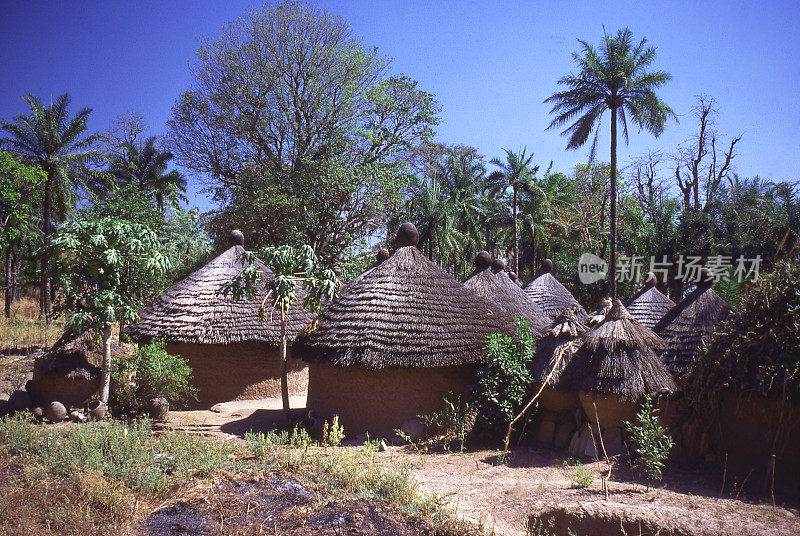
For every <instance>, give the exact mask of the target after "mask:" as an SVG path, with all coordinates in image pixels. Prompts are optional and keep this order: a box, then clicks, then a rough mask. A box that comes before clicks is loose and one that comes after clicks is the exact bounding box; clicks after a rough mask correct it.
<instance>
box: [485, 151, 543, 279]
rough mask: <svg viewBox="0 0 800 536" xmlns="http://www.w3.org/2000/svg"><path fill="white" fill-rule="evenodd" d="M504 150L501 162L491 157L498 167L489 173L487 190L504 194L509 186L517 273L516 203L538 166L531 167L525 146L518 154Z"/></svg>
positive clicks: (495, 193)
mask: <svg viewBox="0 0 800 536" xmlns="http://www.w3.org/2000/svg"><path fill="white" fill-rule="evenodd" d="M503 150H504V151H505V152H506V161H505V162H503V161H502V160H500V159H499V158H492V160H491V163H492V164H493V165H495V166H497V167H499V168H500V169H499V170H497V171H493V172H492V173H491V174H490V175H489V183H490V184H491V186H490V188H489V192H490V194H492V195H497V194H501V195H502V194H505V192H506V190H508V188H511V190H512V192H513V197H512V201H511V218H512V220H513V222H512V223H513V225H514V271H515V272H516V273H519V229H518V227H519V225H518V222H517V204H518V200H519V192H520V190H521V189H523V188H524V187H525V186H526V185H527V184H528V181H530V179H531V177H533V176H534V175H536V172H537V171H539V166H538V165H535V166H533V167H531V161H532V160H533V153H531V154H530V155H528V156H527V157H526V156H525V151H526V150H527V148H523V149H522V152H521V153H520V154H517V153H515V152H514V151H511V150H509V149H503Z"/></svg>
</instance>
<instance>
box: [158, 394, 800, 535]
mask: <svg viewBox="0 0 800 536" xmlns="http://www.w3.org/2000/svg"><path fill="white" fill-rule="evenodd" d="M300 403H301V400H300V399H299V398H296V399H293V400H292V406H293V407H296V408H297V407H302V406H300ZM280 407H281V406H280V401H279V400H269V401H252V402H245V401H243V402H229V403H226V404H220V405H218V406H216V407H215V408H213V409H214V411H195V412H170V415H169V417H168V420H169V426H170V427H173V428H177V429H182V430H188V431H197V432H201V433H206V434H211V435H218V434H219V435H223V436H228V437H230V434H232V435H234V436H240V435H241V434H242V433H244V431H246V430H252V431H259V430H260V429H261V430H263V429H265V428H264V427H265V426H268V424H269V422H270V421H274V420H276V419H277V418H278V417H279V415H280V412H279V408H280ZM295 413H296V414H297V415H301V414H302V413H303V410H302V409H297V410H295ZM344 448H360V446H359V445H358V444H357V443H356V442H351V444H350V445H349V446H346V447H344ZM380 456H381V458H382V459H383V461H384V462H385V463H386V464H387V465H403V464H409V465H410V467H411V475H412V477H413V478H414V480H415V481H416V482H417V483H418V485H419V487H420V491H421V492H422V493H425V494H429V495H437V496H440V497H444V498H445V499H446V500H447V503H448V506H449V508H451V509H452V510H454V511H455V513H456V515H457V516H459V517H460V518H462V519H465V520H468V521H471V522H473V523H476V524H478V525H482V526H483V527H484V528H485V530H486V531H487V533H492V532H494V533H495V534H498V535H509V536H519V535H527V534H528V533H529V532H528V526H529V524H531V523H534V524H536V523H537V520H541V522H544V523H548V522H551V521H550V519H551V518H552V519H554V521H552V523H553V524H554V527H553V528H552V529H551V532H552V533H554V534H556V535H559V534H567V527H568V528H569V529H570V530H573V532H575V534H576V536H581V535H582V534H587V535H592V534H623V531H621V530H617V529H618V527H619V526H620V523H622V526H623V527H628V528H627V529H625V532H626V533H628V534H629V535H631V536H632V535H633V534H642V535H646V534H648V533H650V534H654V533H656V532H657V530H658V529H661V535H662V536H666V535H667V534H671V535H675V536H677V535H686V536H701V535H702V536H706V535H731V536H756V535H770V536H790V535H791V536H797V535H800V510H799V509H798V508H796V507H794V506H792V505H790V506H786V505H782V506H777V507H776V508H775V510H774V511H773V509H772V506H771V505H770V504H763V503H762V504H759V503H758V502H756V501H750V502H748V501H746V500H743V499H745V498H744V497H740V498H739V499H735V498H733V497H731V496H729V495H726V496H725V498H719V482H713V477H710V476H708V475H707V474H701V472H700V471H698V470H686V469H680V468H670V469H669V470H667V471H665V476H664V481H663V482H660V483H659V484H658V486H657V487H656V488H655V489H650V490H647V489H646V487H645V486H644V485H643V484H639V483H637V482H636V481H635V479H634V477H633V475H632V474H631V473H630V471H629V470H627V469H626V467H625V465H624V464H617V465H616V466H615V467H614V469H613V471H612V475H611V479H610V481H609V483H608V498H606V494H605V493H604V492H603V490H602V480H601V478H600V477H599V475H600V473H602V474H607V473H608V466H607V465H606V464H605V463H601V464H597V463H585V464H584V465H580V466H576V465H572V462H571V461H569V460H568V462H569V463H568V464H566V465H565V463H564V458H563V457H562V456H563V454H560V453H556V452H552V451H546V450H535V449H532V448H527V447H520V448H517V449H515V450H514V451H513V454H512V457H511V459H510V460H509V462H508V463H505V464H502V463H498V451H496V450H485V449H484V450H475V451H469V452H465V453H434V454H423V453H419V452H416V451H415V450H414V449H413V448H412V447H409V446H389V447H388V449H387V451H386V452H384V453H381V454H380ZM581 474H582V475H583V476H584V478H586V479H592V481H591V483H590V484H589V485H588V486H587V487H584V488H581V487H579V486H578V485H577V484H576V482H575V480H577V479H578V477H579V476H581ZM586 475H589V476H586ZM592 476H593V478H592ZM729 484H730V483H729ZM729 487H730V486H729ZM733 487H734V489H735V486H733ZM795 506H796V505H795ZM602 519H606V520H607V521H608V522H609V523H610V524H611V525H613V526H614V527H615V532H608V531H606V530H604V529H602V528H600V527H599V526H598V525H597V524H595V525H591V524H589V525H586V523H585V520H602ZM582 520H583V521H582ZM582 523H583V524H582ZM584 525H585V530H584V529H583V528H581V527H584ZM559 527H560V529H559ZM630 527H636V528H635V530H634V531H631V530H630ZM647 527H651V528H653V530H652V531H650V532H648V530H647Z"/></svg>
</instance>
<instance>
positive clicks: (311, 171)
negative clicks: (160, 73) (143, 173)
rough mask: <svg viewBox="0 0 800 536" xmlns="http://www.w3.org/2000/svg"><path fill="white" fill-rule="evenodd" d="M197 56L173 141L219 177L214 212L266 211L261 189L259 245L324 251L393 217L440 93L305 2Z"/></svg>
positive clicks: (213, 182) (288, 5)
mask: <svg viewBox="0 0 800 536" xmlns="http://www.w3.org/2000/svg"><path fill="white" fill-rule="evenodd" d="M197 55H198V57H197V61H196V63H195V65H194V71H193V72H194V81H193V85H192V88H191V89H190V90H189V91H186V92H185V93H184V94H183V95H181V97H180V98H179V99H178V102H177V103H176V105H175V107H174V108H173V116H172V120H171V121H170V122H169V129H170V133H169V137H170V147H171V149H172V150H173V152H174V153H175V155H176V159H177V161H178V163H179V164H181V165H182V166H184V167H186V168H187V169H190V170H192V171H194V172H196V173H200V174H204V175H205V176H208V177H209V178H210V182H209V186H211V187H212V188H214V189H215V193H216V196H217V199H218V200H219V201H221V202H223V203H224V204H225V207H224V208H223V210H222V212H221V217H220V218H219V219H215V220H214V221H215V222H217V221H221V222H223V223H224V222H225V221H231V220H234V219H240V220H247V219H250V218H257V217H258V216H253V214H254V213H253V212H252V210H251V208H253V207H251V205H250V204H249V199H250V197H251V196H253V195H254V194H255V196H256V197H257V203H255V205H256V206H257V207H258V208H262V209H264V212H263V213H264V214H268V215H269V217H268V221H264V222H259V223H264V224H266V226H265V227H263V229H265V230H264V231H262V233H263V235H264V237H263V239H262V238H261V237H259V236H256V237H254V239H255V240H256V241H255V242H253V243H254V244H255V245H257V246H267V245H277V244H286V243H289V244H292V245H294V246H296V247H299V246H300V245H302V244H308V245H310V246H311V247H312V248H313V249H314V251H315V253H316V254H317V255H318V256H320V258H322V259H323V260H325V261H326V262H332V261H335V260H337V258H338V256H340V255H341V253H342V252H343V251H344V250H346V249H347V248H348V247H349V246H350V245H351V244H353V243H354V242H355V241H357V240H359V239H361V238H363V237H366V236H368V235H369V234H370V233H372V232H373V231H375V230H376V229H379V228H381V227H383V226H384V225H385V223H386V213H387V210H388V208H391V207H394V206H396V204H397V203H399V201H400V200H401V198H399V197H398V192H400V191H401V190H403V189H404V187H405V185H406V183H407V181H408V174H407V166H406V161H407V160H408V157H409V155H410V154H411V152H412V150H413V148H414V147H415V146H416V145H418V144H419V143H420V142H422V141H425V140H428V139H430V138H431V137H432V136H433V134H434V132H433V127H434V126H435V125H436V124H437V123H438V118H437V114H438V112H439V107H438V104H437V103H436V101H435V98H434V96H433V95H431V94H430V93H428V92H425V91H423V90H421V89H419V88H418V87H417V86H418V84H417V82H415V81H414V80H411V79H410V78H408V77H405V76H396V75H392V76H390V75H388V74H387V66H388V61H387V60H386V59H385V58H383V57H382V56H380V55H379V54H378V53H377V52H376V51H375V50H374V49H370V48H368V47H365V46H364V45H363V44H362V43H361V42H360V41H359V40H358V39H357V38H355V37H354V36H353V34H352V30H351V28H350V26H349V25H348V24H347V22H346V21H344V20H343V19H341V18H339V17H335V16H332V15H330V14H328V13H326V12H325V11H323V10H321V9H319V8H317V7H314V6H313V5H310V4H305V3H302V2H297V1H286V2H282V3H279V4H277V5H273V6H268V7H267V8H265V9H263V10H252V11H250V12H248V13H247V14H246V15H245V16H244V17H242V18H241V19H239V20H238V21H236V22H234V23H232V24H230V25H229V26H228V27H226V28H225V30H224V33H223V36H222V37H220V38H219V39H217V40H216V41H214V42H208V43H206V44H205V45H204V46H203V47H202V48H201V49H200V50H199V51H198V54H197ZM228 215H232V216H234V217H232V218H229V217H228ZM222 227H223V226H220V227H219V228H218V230H215V232H214V233H212V234H214V235H216V236H223V235H224V234H225V233H226V232H227V230H229V229H230V226H224V228H222ZM242 227H243V228H250V229H252V228H254V227H253V226H250V225H248V226H246V227H245V226H244V225H242ZM287 229H288V230H289V232H288V233H287V232H286V230H287ZM259 240H263V241H259Z"/></svg>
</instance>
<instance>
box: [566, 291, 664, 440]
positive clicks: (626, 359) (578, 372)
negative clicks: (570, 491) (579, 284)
mask: <svg viewBox="0 0 800 536" xmlns="http://www.w3.org/2000/svg"><path fill="white" fill-rule="evenodd" d="M663 347H664V342H663V341H662V340H661V338H660V337H658V335H656V334H655V333H653V332H652V331H651V330H650V329H649V328H646V327H644V326H642V325H641V324H639V323H638V322H636V321H635V320H634V319H633V317H631V315H630V313H628V311H627V310H626V309H625V307H624V306H623V305H622V303H621V302H620V301H619V300H617V301H615V302H614V304H613V306H612V307H611V310H610V311H609V312H608V315H606V318H605V320H604V321H603V322H601V323H600V324H598V325H597V326H596V327H595V328H593V329H591V330H589V331H587V332H586V333H585V334H584V335H583V345H582V346H581V348H580V349H579V350H578V351H577V352H576V353H575V355H574V356H573V357H572V359H571V360H570V361H569V363H567V366H566V367H565V368H564V371H563V372H562V373H561V377H560V378H559V382H558V386H557V387H558V389H559V390H560V391H563V392H572V393H577V394H578V398H579V400H580V402H581V405H582V406H583V410H584V414H585V415H586V417H587V420H588V421H589V422H590V423H592V424H594V425H595V426H596V425H598V424H599V427H600V433H602V434H603V440H604V442H606V437H607V436H608V439H609V441H607V442H606V443H607V444H606V449H607V450H610V451H614V453H615V454H616V453H618V452H616V451H617V450H618V449H620V450H621V448H622V441H621V439H622V434H621V429H620V428H621V427H622V425H623V422H624V421H626V420H629V419H631V418H632V417H633V416H634V415H635V413H636V408H637V404H638V402H639V401H640V400H642V398H644V397H645V396H650V395H653V394H669V393H672V392H674V391H675V390H676V386H675V382H674V381H673V380H672V376H670V374H669V372H668V371H667V369H666V368H665V367H664V365H663V364H662V363H661V360H660V359H659V358H658V355H657V354H656V352H657V351H659V350H661V349H662V348H663ZM595 412H596V413H595ZM611 429H614V430H613V431H612V430H611ZM595 430H596V428H595ZM589 431H590V433H591V429H589ZM609 445H611V446H609ZM578 450H580V449H578ZM608 454H609V455H611V454H612V452H608Z"/></svg>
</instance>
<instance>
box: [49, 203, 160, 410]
mask: <svg viewBox="0 0 800 536" xmlns="http://www.w3.org/2000/svg"><path fill="white" fill-rule="evenodd" d="M52 244H53V245H52V247H53V250H54V251H53V252H52V253H53V258H54V259H55V263H54V265H55V268H56V272H57V274H58V275H59V277H60V279H61V283H62V285H63V287H62V289H63V295H64V301H63V303H62V304H60V305H59V309H61V310H63V311H65V312H67V313H68V314H69V316H68V319H67V326H68V329H70V330H72V331H74V332H76V333H82V332H83V331H85V330H87V329H93V330H95V331H96V332H97V333H98V334H99V335H100V337H101V339H102V343H103V366H102V381H101V386H100V400H101V401H102V402H103V403H107V402H108V394H109V387H110V382H111V335H112V328H113V325H114V324H115V323H117V322H131V321H133V320H135V319H136V311H137V309H138V308H139V306H140V305H141V304H140V303H139V299H138V298H137V296H138V294H137V293H136V288H135V285H132V284H130V281H129V279H130V280H131V281H132V280H135V279H140V277H136V278H129V277H128V276H129V275H130V274H134V273H138V275H139V276H145V277H147V276H149V277H160V276H161V275H163V274H164V273H165V272H166V271H167V270H169V269H170V261H169V259H168V258H167V256H166V255H164V253H163V247H162V244H161V241H160V240H159V238H158V235H157V234H156V233H155V232H154V231H152V230H151V229H150V228H148V227H147V226H145V225H142V224H139V223H133V222H127V221H123V220H118V219H113V218H102V219H100V220H94V221H93V220H86V219H79V220H73V221H71V222H68V223H66V224H64V225H62V226H61V227H60V228H59V229H58V230H57V231H56V234H55V236H54V237H53V242H52ZM123 274H125V276H123Z"/></svg>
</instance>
